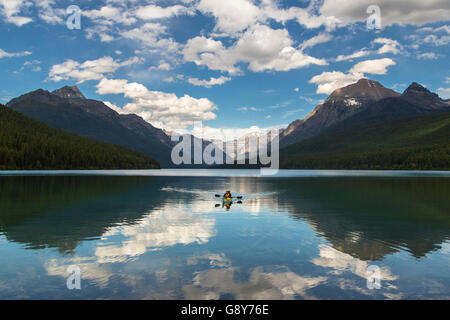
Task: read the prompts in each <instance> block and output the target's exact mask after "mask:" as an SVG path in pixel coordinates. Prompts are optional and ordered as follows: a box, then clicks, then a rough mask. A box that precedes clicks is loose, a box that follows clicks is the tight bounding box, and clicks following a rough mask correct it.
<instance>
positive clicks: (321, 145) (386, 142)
mask: <svg viewBox="0 0 450 320" xmlns="http://www.w3.org/2000/svg"><path fill="white" fill-rule="evenodd" d="M389 101H390V100H389ZM383 105H385V103H383ZM403 106H404V105H402V107H403ZM391 108H392V109H395V108H394V107H393V106H392V105H391ZM360 115H361V114H358V115H356V116H355V117H359V116H360ZM369 119H371V121H370V122H368V121H364V122H360V121H359V120H360V119H358V121H355V119H351V118H349V119H348V120H347V121H344V122H343V123H341V124H339V125H336V126H334V127H332V128H329V129H327V130H326V131H324V132H322V133H321V134H319V135H317V136H315V137H312V138H309V139H306V140H303V141H301V142H299V143H296V144H293V145H290V146H288V147H286V148H284V149H282V150H281V151H280V154H281V155H280V158H281V159H280V163H281V167H282V168H302V169H435V170H450V112H439V113H432V114H426V115H420V116H417V115H416V116H410V117H402V118H398V119H394V120H387V121H373V119H372V118H370V117H369ZM365 120H367V118H366V119H365Z"/></svg>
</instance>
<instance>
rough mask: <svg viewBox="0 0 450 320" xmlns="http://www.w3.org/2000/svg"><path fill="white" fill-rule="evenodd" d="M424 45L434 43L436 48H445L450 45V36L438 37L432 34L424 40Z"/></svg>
mask: <svg viewBox="0 0 450 320" xmlns="http://www.w3.org/2000/svg"><path fill="white" fill-rule="evenodd" d="M423 42H424V43H432V44H434V45H435V46H445V45H447V44H449V43H450V36H441V37H439V36H437V35H434V34H430V35H428V36H426V37H425V38H424V39H423Z"/></svg>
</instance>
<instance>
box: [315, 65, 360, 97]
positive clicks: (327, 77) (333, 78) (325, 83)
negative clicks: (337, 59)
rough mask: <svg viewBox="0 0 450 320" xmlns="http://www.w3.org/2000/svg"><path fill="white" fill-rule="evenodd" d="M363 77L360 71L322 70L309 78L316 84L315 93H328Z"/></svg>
mask: <svg viewBox="0 0 450 320" xmlns="http://www.w3.org/2000/svg"><path fill="white" fill-rule="evenodd" d="M362 77H363V74H361V73H343V72H340V71H331V72H323V73H321V74H319V75H317V76H314V77H312V79H311V80H309V82H310V83H314V84H316V85H317V91H316V92H317V93H323V94H330V93H332V92H333V91H334V90H336V89H339V88H342V87H345V86H348V85H349V84H352V83H354V82H356V81H358V80H359V79H361V78H362Z"/></svg>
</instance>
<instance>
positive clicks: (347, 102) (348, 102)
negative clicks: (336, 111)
mask: <svg viewBox="0 0 450 320" xmlns="http://www.w3.org/2000/svg"><path fill="white" fill-rule="evenodd" d="M344 103H345V105H346V106H348V107H355V106H359V105H360V104H361V103H360V102H359V101H358V100H356V99H353V98H351V99H346V100H344Z"/></svg>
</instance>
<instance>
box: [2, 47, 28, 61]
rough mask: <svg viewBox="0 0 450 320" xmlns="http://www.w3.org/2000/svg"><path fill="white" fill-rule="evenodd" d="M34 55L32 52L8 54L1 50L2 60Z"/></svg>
mask: <svg viewBox="0 0 450 320" xmlns="http://www.w3.org/2000/svg"><path fill="white" fill-rule="evenodd" d="M30 54H32V53H31V52H30V51H22V52H15V53H9V52H6V51H5V50H3V49H0V59H2V58H12V57H23V56H29V55H30Z"/></svg>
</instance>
